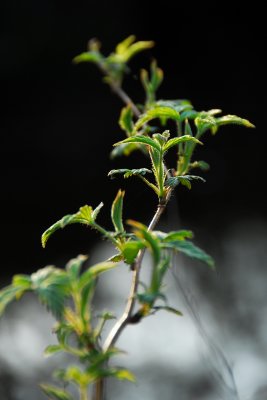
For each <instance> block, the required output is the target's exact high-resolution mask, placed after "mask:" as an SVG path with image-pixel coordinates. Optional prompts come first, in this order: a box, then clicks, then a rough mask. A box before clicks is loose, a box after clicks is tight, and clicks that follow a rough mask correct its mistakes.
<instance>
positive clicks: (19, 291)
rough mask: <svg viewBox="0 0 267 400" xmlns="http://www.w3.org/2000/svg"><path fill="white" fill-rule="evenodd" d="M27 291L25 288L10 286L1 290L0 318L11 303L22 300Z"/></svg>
mask: <svg viewBox="0 0 267 400" xmlns="http://www.w3.org/2000/svg"><path fill="white" fill-rule="evenodd" d="M26 291H27V289H25V288H24V287H23V286H22V287H21V286H13V285H9V286H7V287H5V288H3V289H2V290H0V316H1V315H2V314H3V312H4V311H5V309H6V307H7V305H8V304H9V303H11V302H12V301H14V300H17V299H18V298H20V297H21V296H22V295H23V294H24V293H25V292H26Z"/></svg>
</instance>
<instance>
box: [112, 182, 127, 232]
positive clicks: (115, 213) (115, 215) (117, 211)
mask: <svg viewBox="0 0 267 400" xmlns="http://www.w3.org/2000/svg"><path fill="white" fill-rule="evenodd" d="M124 194H125V192H123V191H121V190H119V191H118V193H117V196H116V198H115V200H114V201H113V203H112V207H111V219H112V222H113V225H114V228H115V231H116V232H120V233H121V232H123V231H124V227H123V222H122V208H123V197H124Z"/></svg>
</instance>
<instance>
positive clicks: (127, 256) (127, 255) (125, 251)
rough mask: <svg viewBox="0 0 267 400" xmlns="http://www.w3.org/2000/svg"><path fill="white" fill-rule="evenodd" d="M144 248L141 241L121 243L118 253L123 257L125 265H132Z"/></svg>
mask: <svg viewBox="0 0 267 400" xmlns="http://www.w3.org/2000/svg"><path fill="white" fill-rule="evenodd" d="M143 247H144V245H143V243H142V242H141V241H135V240H131V241H129V242H125V243H123V245H122V246H121V247H120V251H121V253H122V255H123V258H124V261H125V262H126V264H129V265H132V264H133V263H134V261H135V259H136V257H137V254H138V253H139V250H141V249H142V248H143Z"/></svg>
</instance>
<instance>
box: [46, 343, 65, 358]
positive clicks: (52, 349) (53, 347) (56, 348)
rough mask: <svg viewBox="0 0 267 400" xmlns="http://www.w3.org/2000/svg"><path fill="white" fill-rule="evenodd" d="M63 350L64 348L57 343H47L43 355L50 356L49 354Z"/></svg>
mask: <svg viewBox="0 0 267 400" xmlns="http://www.w3.org/2000/svg"><path fill="white" fill-rule="evenodd" d="M63 350H64V349H63V348H62V346H61V345H58V344H53V345H49V346H47V348H46V349H45V351H44V355H45V356H46V357H49V356H51V355H53V354H56V353H60V352H61V351H63Z"/></svg>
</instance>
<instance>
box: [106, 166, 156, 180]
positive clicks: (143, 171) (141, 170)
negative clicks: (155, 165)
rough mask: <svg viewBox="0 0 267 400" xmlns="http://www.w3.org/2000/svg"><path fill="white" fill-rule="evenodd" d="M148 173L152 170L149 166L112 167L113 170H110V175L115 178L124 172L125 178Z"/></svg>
mask: <svg viewBox="0 0 267 400" xmlns="http://www.w3.org/2000/svg"><path fill="white" fill-rule="evenodd" d="M147 173H149V174H151V173H152V171H150V169H147V168H139V169H125V168H124V169H112V170H111V171H109V173H108V176H110V177H111V178H113V177H114V176H115V175H120V174H123V177H124V178H129V177H130V176H138V175H142V176H144V175H145V174H147Z"/></svg>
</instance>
